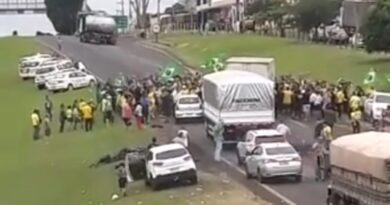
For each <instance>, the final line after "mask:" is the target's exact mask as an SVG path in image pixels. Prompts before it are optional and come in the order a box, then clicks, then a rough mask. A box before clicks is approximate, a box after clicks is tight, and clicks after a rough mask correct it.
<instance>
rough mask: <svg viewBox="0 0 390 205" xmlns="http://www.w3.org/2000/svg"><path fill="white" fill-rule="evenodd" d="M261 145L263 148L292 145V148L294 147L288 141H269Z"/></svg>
mask: <svg viewBox="0 0 390 205" xmlns="http://www.w3.org/2000/svg"><path fill="white" fill-rule="evenodd" d="M261 147H262V148H275V147H291V148H294V147H293V146H292V145H291V144H290V143H288V142H267V143H262V144H261Z"/></svg>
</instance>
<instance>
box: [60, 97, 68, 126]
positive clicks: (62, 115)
mask: <svg viewBox="0 0 390 205" xmlns="http://www.w3.org/2000/svg"><path fill="white" fill-rule="evenodd" d="M66 120H67V116H66V111H65V105H64V104H61V106H60V133H63V132H64V128H65V122H66Z"/></svg>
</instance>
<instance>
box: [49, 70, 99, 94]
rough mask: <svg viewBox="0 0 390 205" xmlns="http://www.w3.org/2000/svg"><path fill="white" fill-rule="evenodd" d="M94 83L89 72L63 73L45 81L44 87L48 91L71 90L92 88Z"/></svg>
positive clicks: (93, 78)
mask: <svg viewBox="0 0 390 205" xmlns="http://www.w3.org/2000/svg"><path fill="white" fill-rule="evenodd" d="M95 83H96V78H95V76H93V75H92V74H91V73H89V72H82V71H74V72H69V73H64V74H60V75H58V76H56V77H55V78H52V79H50V80H47V81H46V83H45V87H46V88H47V89H48V90H50V91H63V90H73V89H75V88H83V87H87V86H92V85H94V84H95Z"/></svg>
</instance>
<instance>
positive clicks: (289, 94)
mask: <svg viewBox="0 0 390 205" xmlns="http://www.w3.org/2000/svg"><path fill="white" fill-rule="evenodd" d="M293 95H294V93H293V91H291V89H290V87H289V86H286V88H285V89H284V90H283V107H284V110H285V112H286V113H287V114H290V113H291V111H292V99H293Z"/></svg>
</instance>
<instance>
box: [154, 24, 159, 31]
mask: <svg viewBox="0 0 390 205" xmlns="http://www.w3.org/2000/svg"><path fill="white" fill-rule="evenodd" d="M153 33H160V26H159V25H158V24H154V25H153Z"/></svg>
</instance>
